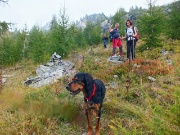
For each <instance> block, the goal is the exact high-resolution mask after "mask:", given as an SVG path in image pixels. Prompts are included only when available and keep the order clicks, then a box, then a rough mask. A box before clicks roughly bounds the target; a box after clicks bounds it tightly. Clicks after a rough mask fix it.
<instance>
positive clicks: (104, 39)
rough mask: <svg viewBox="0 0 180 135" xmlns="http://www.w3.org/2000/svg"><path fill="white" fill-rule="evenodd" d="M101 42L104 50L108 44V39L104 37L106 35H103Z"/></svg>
mask: <svg viewBox="0 0 180 135" xmlns="http://www.w3.org/2000/svg"><path fill="white" fill-rule="evenodd" d="M102 40H103V42H104V48H106V45H107V43H108V37H107V36H106V34H104V37H103V38H102Z"/></svg>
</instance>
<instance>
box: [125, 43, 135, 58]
mask: <svg viewBox="0 0 180 135" xmlns="http://www.w3.org/2000/svg"><path fill="white" fill-rule="evenodd" d="M135 46H136V41H132V40H131V41H127V58H128V59H130V56H132V60H134V58H135Z"/></svg>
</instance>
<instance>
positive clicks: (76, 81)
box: [72, 79, 81, 83]
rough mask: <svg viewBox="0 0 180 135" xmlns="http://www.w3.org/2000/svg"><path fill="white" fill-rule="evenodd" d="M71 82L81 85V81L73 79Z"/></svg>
mask: <svg viewBox="0 0 180 135" xmlns="http://www.w3.org/2000/svg"><path fill="white" fill-rule="evenodd" d="M72 81H73V82H74V83H81V81H80V80H78V79H73V80H72Z"/></svg>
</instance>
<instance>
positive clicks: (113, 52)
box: [112, 47, 116, 56]
mask: <svg viewBox="0 0 180 135" xmlns="http://www.w3.org/2000/svg"><path fill="white" fill-rule="evenodd" d="M115 53H116V47H113V50H112V56H114V55H115Z"/></svg>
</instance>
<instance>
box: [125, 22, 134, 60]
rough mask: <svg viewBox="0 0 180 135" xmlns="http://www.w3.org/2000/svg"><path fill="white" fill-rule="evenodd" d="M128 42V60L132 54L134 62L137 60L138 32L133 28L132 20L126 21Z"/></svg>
mask: <svg viewBox="0 0 180 135" xmlns="http://www.w3.org/2000/svg"><path fill="white" fill-rule="evenodd" d="M126 26H127V28H126V41H127V59H130V54H131V55H132V60H134V59H135V46H136V42H137V38H136V36H137V30H136V28H135V27H134V26H133V24H132V22H131V20H127V21H126Z"/></svg>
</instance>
